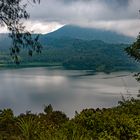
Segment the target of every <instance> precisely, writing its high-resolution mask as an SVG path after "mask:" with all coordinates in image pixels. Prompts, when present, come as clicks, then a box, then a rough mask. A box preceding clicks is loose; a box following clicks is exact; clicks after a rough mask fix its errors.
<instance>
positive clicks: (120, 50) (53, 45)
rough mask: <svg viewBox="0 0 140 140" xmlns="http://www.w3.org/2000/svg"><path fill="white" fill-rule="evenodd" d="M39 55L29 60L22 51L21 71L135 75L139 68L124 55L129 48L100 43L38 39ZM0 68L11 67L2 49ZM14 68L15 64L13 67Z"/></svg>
mask: <svg viewBox="0 0 140 140" xmlns="http://www.w3.org/2000/svg"><path fill="white" fill-rule="evenodd" d="M40 41H41V42H42V45H43V50H42V53H41V54H39V55H38V54H36V53H35V52H34V53H33V55H32V57H31V56H29V55H28V54H27V53H26V50H24V49H23V50H22V52H21V54H20V60H21V64H20V67H22V66H23V67H25V66H27V67H31V66H49V65H51V66H56V65H57V66H61V67H63V68H65V69H78V70H93V71H96V72H113V71H122V70H126V71H137V70H139V65H138V63H137V62H135V61H134V60H133V59H132V58H130V57H129V56H128V55H127V54H126V53H125V51H124V49H125V48H126V47H128V46H129V45H126V44H110V43H105V42H103V41H100V40H91V41H89V40H81V39H71V38H59V39H56V38H43V37H42V38H41V39H40ZM0 64H1V67H2V66H6V67H7V66H11V65H12V60H11V57H10V55H9V50H8V49H7V50H4V49H3V47H1V53H0ZM13 65H14V64H13Z"/></svg>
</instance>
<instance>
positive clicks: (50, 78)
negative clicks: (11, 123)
mask: <svg viewBox="0 0 140 140" xmlns="http://www.w3.org/2000/svg"><path fill="white" fill-rule="evenodd" d="M0 79H1V80H0V109H3V108H12V109H13V110H14V113H15V114H17V115H18V114H20V113H22V112H25V111H27V110H31V111H32V112H34V113H39V112H42V111H43V108H44V105H48V104H52V106H53V107H54V109H57V110H62V111H63V112H65V113H66V114H67V115H68V116H69V117H72V116H74V114H75V111H78V112H79V111H81V110H82V109H85V108H98V107H99V108H104V107H112V106H116V105H117V104H118V101H119V100H121V98H122V95H123V96H125V97H126V98H127V97H130V95H131V96H133V97H136V95H137V94H138V90H139V87H138V86H139V83H138V82H137V81H136V80H135V78H134V77H133V73H130V72H115V73H111V74H104V73H96V74H95V73H92V71H80V70H79V71H78V70H61V69H54V68H24V69H12V70H11V69H5V70H1V71H0Z"/></svg>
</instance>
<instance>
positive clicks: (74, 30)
mask: <svg viewBox="0 0 140 140" xmlns="http://www.w3.org/2000/svg"><path fill="white" fill-rule="evenodd" d="M44 36H45V38H47V37H49V38H57V39H60V38H73V39H83V40H102V41H104V42H106V43H126V44H128V43H132V42H133V41H134V40H135V39H134V38H132V37H129V36H126V35H123V34H119V33H117V32H113V31H107V30H101V29H94V28H84V27H79V26H73V25H66V26H63V27H62V28H60V29H58V30H56V31H54V32H52V33H49V34H46V35H44Z"/></svg>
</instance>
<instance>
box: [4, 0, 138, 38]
mask: <svg viewBox="0 0 140 140" xmlns="http://www.w3.org/2000/svg"><path fill="white" fill-rule="evenodd" d="M139 9H140V0H41V3H40V4H31V3H30V4H28V7H27V11H28V12H29V13H30V19H29V20H28V21H26V22H25V25H26V27H27V29H28V30H32V31H34V32H35V33H42V34H45V33H49V32H52V31H54V30H56V29H58V28H60V27H62V26H64V25H67V24H74V25H78V26H82V27H90V28H99V29H103V30H112V31H116V32H118V33H122V34H125V35H128V36H132V37H136V36H137V35H138V33H139V31H140V15H139ZM1 31H2V32H4V29H3V30H1Z"/></svg>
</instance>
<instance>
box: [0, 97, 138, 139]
mask: <svg viewBox="0 0 140 140" xmlns="http://www.w3.org/2000/svg"><path fill="white" fill-rule="evenodd" d="M45 108H47V109H49V108H51V111H49V113H40V114H33V113H31V112H30V111H28V112H26V113H25V114H20V115H19V116H14V114H13V112H12V110H11V109H4V110H1V113H0V139H2V140H4V139H5V140H46V139H47V140H139V139H140V100H139V99H138V98H137V99H134V98H131V99H129V100H123V101H120V102H119V105H118V106H117V107H113V108H103V109H99V108H97V109H84V110H83V111H82V112H80V113H76V115H75V117H74V118H72V119H68V118H67V116H66V115H65V114H64V113H63V112H61V111H53V108H52V107H51V105H49V106H46V107H45ZM44 110H45V109H44ZM49 110H50V109H49Z"/></svg>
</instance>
